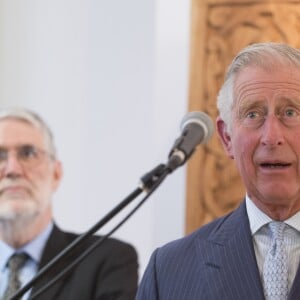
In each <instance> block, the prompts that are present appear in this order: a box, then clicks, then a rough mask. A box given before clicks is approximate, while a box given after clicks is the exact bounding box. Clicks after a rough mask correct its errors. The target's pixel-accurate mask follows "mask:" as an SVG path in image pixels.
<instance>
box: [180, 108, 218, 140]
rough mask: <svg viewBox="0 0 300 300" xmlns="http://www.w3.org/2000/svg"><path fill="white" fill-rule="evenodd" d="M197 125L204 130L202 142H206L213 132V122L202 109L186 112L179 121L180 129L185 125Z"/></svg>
mask: <svg viewBox="0 0 300 300" xmlns="http://www.w3.org/2000/svg"><path fill="white" fill-rule="evenodd" d="M190 124H195V125H199V126H200V127H201V128H202V129H203V131H204V137H203V140H202V143H207V142H208V141H209V139H210V138H211V137H212V135H213V132H214V123H213V121H212V119H211V118H210V117H209V116H208V115H207V114H206V113H204V112H202V111H192V112H189V113H187V114H186V115H185V116H184V118H183V119H182V121H181V124H180V129H181V130H184V128H185V127H186V126H187V125H190Z"/></svg>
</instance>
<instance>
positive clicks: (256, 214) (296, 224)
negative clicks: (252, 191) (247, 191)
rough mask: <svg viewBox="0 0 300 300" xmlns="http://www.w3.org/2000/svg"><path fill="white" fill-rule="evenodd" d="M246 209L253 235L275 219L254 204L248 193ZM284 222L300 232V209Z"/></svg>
mask: <svg viewBox="0 0 300 300" xmlns="http://www.w3.org/2000/svg"><path fill="white" fill-rule="evenodd" d="M246 209H247V214H248V218H249V223H250V230H251V233H252V235H254V234H255V233H256V232H257V231H258V230H259V229H260V228H261V227H263V226H264V225H266V224H268V223H270V222H271V221H273V220H272V219H271V218H270V217H269V216H267V215H266V214H265V213H264V212H263V211H262V210H260V209H259V208H258V207H257V206H256V205H255V204H254V202H253V201H252V200H251V199H250V198H249V196H248V195H246ZM284 223H286V224H288V225H289V226H291V227H293V228H295V229H296V230H297V231H299V232H300V211H298V212H297V213H296V214H294V215H293V216H291V217H290V218H288V219H286V220H285V221H284Z"/></svg>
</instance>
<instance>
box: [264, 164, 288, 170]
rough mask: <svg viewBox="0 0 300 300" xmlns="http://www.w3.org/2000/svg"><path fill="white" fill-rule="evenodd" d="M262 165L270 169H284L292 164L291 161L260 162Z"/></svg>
mask: <svg viewBox="0 0 300 300" xmlns="http://www.w3.org/2000/svg"><path fill="white" fill-rule="evenodd" d="M260 166H261V167H263V168H269V169H282V168H287V167H289V166H291V164H289V163H262V164H260Z"/></svg>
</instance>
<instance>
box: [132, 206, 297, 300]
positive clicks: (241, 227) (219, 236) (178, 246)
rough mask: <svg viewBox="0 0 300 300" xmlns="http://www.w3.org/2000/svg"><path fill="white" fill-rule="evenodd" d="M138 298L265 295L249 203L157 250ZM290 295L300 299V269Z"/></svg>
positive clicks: (226, 299) (259, 298)
mask: <svg viewBox="0 0 300 300" xmlns="http://www.w3.org/2000/svg"><path fill="white" fill-rule="evenodd" d="M136 299H137V300H150V299H151V300H158V299H159V300H219V299H220V300H239V299H240V300H263V299H264V295H263V287H262V283H261V280H260V275H259V271H258V267H257V263H256V258H255V252H254V247H253V242H252V237H251V232H250V226H249V220H248V216H247V213H246V205H245V202H243V203H242V204H241V206H240V207H239V208H238V209H237V210H235V211H234V212H232V213H231V214H229V215H227V216H225V217H222V218H220V219H218V220H216V221H214V222H212V223H210V224H208V225H206V226H203V227H202V228H200V229H199V230H197V231H195V232H194V233H193V234H191V235H189V236H187V237H185V238H183V239H180V240H177V241H174V242H171V243H169V244H167V245H166V246H164V247H162V248H160V249H157V250H156V251H155V252H154V253H153V255H152V257H151V259H150V262H149V265H148V267H147V269H146V271H145V274H144V276H143V279H142V281H141V284H140V287H139V289H138V293H137V297H136ZM289 299H295V300H296V299H297V300H299V299H300V273H299V269H298V272H297V274H296V279H295V281H294V285H293V287H292V289H291V292H290V297H289Z"/></svg>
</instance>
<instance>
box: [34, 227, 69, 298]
mask: <svg viewBox="0 0 300 300" xmlns="http://www.w3.org/2000/svg"><path fill="white" fill-rule="evenodd" d="M68 243H69V242H68V241H67V240H66V239H65V234H64V233H63V232H62V231H60V230H59V229H58V228H57V226H55V225H54V228H53V230H52V233H51V235H50V237H49V240H48V241H47V244H46V246H45V251H44V252H43V255H42V258H41V263H40V266H39V269H41V268H42V267H44V266H45V265H46V264H47V263H48V262H49V261H50V260H51V259H53V258H54V257H55V256H56V255H57V254H58V253H60V252H61V251H62V250H63V249H64V248H65V247H66V246H67V245H68ZM63 268H64V267H63V266H62V264H61V263H59V264H58V266H57V267H54V269H53V272H52V271H51V272H48V273H47V274H46V275H45V277H44V278H43V279H42V280H41V281H40V282H38V283H37V284H36V285H35V286H34V288H33V290H32V292H31V295H33V294H34V293H35V292H36V291H37V290H38V289H39V288H41V287H42V286H44V285H45V284H46V283H48V282H50V280H51V279H53V277H54V276H55V275H56V274H58V273H59V272H60V271H62V270H63ZM64 280H65V277H64V279H61V280H59V281H57V282H56V283H54V284H53V285H52V286H51V287H50V288H48V289H47V291H45V293H42V294H41V295H40V296H38V297H37V298H36V299H37V300H53V299H56V297H55V295H56V294H57V293H58V291H59V290H60V289H61V288H62V285H63V283H64Z"/></svg>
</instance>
